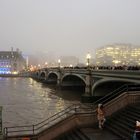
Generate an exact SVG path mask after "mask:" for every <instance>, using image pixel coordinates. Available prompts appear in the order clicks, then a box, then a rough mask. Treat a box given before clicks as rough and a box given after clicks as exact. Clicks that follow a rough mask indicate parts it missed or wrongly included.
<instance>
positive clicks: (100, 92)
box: [92, 78, 137, 96]
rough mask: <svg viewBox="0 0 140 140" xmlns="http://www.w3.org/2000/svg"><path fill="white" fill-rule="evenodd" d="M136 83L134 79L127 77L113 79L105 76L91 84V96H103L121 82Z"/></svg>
mask: <svg viewBox="0 0 140 140" xmlns="http://www.w3.org/2000/svg"><path fill="white" fill-rule="evenodd" d="M132 83H137V82H136V81H134V80H128V79H119V78H118V79H117V78H116V79H115V78H105V79H101V80H99V81H97V82H96V83H94V84H93V86H92V96H105V95H106V94H108V93H110V92H112V91H114V90H115V89H117V88H119V87H120V86H122V85H123V84H132Z"/></svg>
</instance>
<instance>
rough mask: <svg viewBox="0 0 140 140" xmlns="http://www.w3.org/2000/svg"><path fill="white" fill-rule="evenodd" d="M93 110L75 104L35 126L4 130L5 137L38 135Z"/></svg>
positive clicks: (6, 128)
mask: <svg viewBox="0 0 140 140" xmlns="http://www.w3.org/2000/svg"><path fill="white" fill-rule="evenodd" d="M92 111H93V110H92V109H91V108H90V107H87V106H85V105H82V104H74V105H72V106H70V107H67V108H66V109H65V110H62V111H60V112H58V113H56V114H54V115H53V116H51V117H49V118H47V119H45V120H43V121H41V122H40V123H37V124H35V125H25V126H14V127H5V128H4V137H5V138H7V137H12V136H20V135H22V136H24V135H37V134H38V133H40V132H42V131H43V130H45V129H47V128H49V127H51V126H53V125H54V124H56V123H58V122H60V121H62V120H64V119H65V118H67V117H69V116H71V115H73V114H76V113H83V114H85V113H91V112H92Z"/></svg>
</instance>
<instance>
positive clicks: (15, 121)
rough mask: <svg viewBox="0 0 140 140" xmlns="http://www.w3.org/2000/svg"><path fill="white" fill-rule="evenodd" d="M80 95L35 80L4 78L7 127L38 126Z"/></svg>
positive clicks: (1, 89) (1, 92)
mask: <svg viewBox="0 0 140 140" xmlns="http://www.w3.org/2000/svg"><path fill="white" fill-rule="evenodd" d="M80 96H81V95H80V94H77V92H72V91H66V90H65V91H63V90H60V89H59V90H58V89H57V88H56V87H52V86H48V85H44V84H42V83H39V82H37V81H35V80H33V79H31V78H0V106H2V107H3V110H2V119H3V127H8V126H19V125H27V124H28V125H30V124H31V125H32V124H36V123H38V122H40V121H42V120H44V119H46V118H48V117H50V116H52V115H53V114H55V113H57V112H59V111H61V110H63V109H64V108H66V107H67V106H70V105H71V104H73V103H79V102H80Z"/></svg>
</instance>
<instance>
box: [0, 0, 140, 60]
mask: <svg viewBox="0 0 140 140" xmlns="http://www.w3.org/2000/svg"><path fill="white" fill-rule="evenodd" d="M139 38H140V0H0V50H10V49H11V47H13V48H14V49H16V48H19V49H20V50H21V51H22V52H23V53H24V54H41V53H47V54H48V53H52V54H53V56H55V57H57V56H58V57H59V56H61V55H75V56H77V57H78V58H81V59H82V58H84V57H85V56H86V54H87V52H90V53H91V54H92V55H93V53H94V51H95V48H98V47H101V46H104V45H107V44H113V43H131V44H134V45H140V39H139Z"/></svg>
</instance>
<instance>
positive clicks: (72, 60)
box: [60, 56, 79, 67]
mask: <svg viewBox="0 0 140 140" xmlns="http://www.w3.org/2000/svg"><path fill="white" fill-rule="evenodd" d="M60 60H61V65H62V66H64V67H69V66H76V65H77V64H78V63H79V59H78V58H77V57H75V56H61V57H60Z"/></svg>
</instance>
